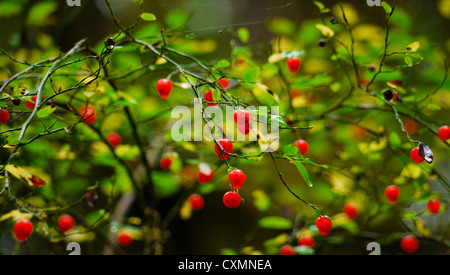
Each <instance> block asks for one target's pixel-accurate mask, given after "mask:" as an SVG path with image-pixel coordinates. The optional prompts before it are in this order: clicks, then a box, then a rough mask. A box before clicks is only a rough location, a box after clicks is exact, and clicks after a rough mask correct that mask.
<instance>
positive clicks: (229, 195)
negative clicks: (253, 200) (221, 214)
mask: <svg viewBox="0 0 450 275" xmlns="http://www.w3.org/2000/svg"><path fill="white" fill-rule="evenodd" d="M223 204H225V206H226V207H228V208H236V207H238V206H239V205H240V204H241V196H240V195H239V193H238V192H235V191H228V192H226V193H225V195H224V196H223Z"/></svg>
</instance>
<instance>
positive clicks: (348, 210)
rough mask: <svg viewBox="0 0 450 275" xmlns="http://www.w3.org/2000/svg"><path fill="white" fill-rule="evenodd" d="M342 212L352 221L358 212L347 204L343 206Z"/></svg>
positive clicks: (351, 205)
mask: <svg viewBox="0 0 450 275" xmlns="http://www.w3.org/2000/svg"><path fill="white" fill-rule="evenodd" d="M344 212H345V214H347V217H348V218H349V219H350V220H353V219H354V218H355V216H356V213H357V212H358V211H357V210H356V207H355V205H353V204H351V203H349V204H346V205H345V206H344Z"/></svg>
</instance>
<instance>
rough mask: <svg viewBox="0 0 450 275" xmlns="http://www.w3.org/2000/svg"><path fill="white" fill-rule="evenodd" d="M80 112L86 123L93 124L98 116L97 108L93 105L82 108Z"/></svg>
mask: <svg viewBox="0 0 450 275" xmlns="http://www.w3.org/2000/svg"><path fill="white" fill-rule="evenodd" d="M80 114H81V116H82V117H83V119H84V120H83V122H84V123H86V124H89V125H90V124H92V123H94V122H95V120H96V116H95V110H94V108H92V107H88V108H85V107H83V108H81V110H80Z"/></svg>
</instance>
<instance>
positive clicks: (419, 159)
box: [410, 147, 425, 163]
mask: <svg viewBox="0 0 450 275" xmlns="http://www.w3.org/2000/svg"><path fill="white" fill-rule="evenodd" d="M410 156H411V159H412V161H414V162H415V163H421V162H423V161H424V160H425V159H424V158H423V157H421V156H419V147H415V148H413V149H412V150H411V153H410Z"/></svg>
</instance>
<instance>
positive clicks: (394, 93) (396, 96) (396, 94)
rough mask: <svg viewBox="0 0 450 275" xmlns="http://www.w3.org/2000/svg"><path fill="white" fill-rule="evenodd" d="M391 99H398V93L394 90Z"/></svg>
mask: <svg viewBox="0 0 450 275" xmlns="http://www.w3.org/2000/svg"><path fill="white" fill-rule="evenodd" d="M392 99H394V100H398V93H397V92H396V91H393V92H392Z"/></svg>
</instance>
